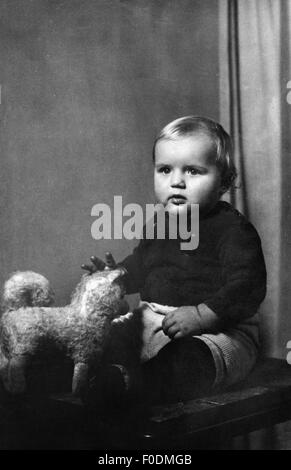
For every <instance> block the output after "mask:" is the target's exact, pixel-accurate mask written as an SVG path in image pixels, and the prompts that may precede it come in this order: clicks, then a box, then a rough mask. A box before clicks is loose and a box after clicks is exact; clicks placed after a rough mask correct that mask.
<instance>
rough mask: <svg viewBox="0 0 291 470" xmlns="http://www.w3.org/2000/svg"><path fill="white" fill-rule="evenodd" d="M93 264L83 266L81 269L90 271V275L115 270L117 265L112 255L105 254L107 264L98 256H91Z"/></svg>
mask: <svg viewBox="0 0 291 470" xmlns="http://www.w3.org/2000/svg"><path fill="white" fill-rule="evenodd" d="M90 260H91V264H90V265H89V264H82V266H81V268H82V269H85V270H86V271H89V273H90V274H93V273H96V271H103V270H104V269H115V268H116V266H117V264H116V262H115V260H114V258H113V256H112V254H111V253H109V252H107V253H105V262H104V261H103V260H102V259H100V258H97V256H91V258H90Z"/></svg>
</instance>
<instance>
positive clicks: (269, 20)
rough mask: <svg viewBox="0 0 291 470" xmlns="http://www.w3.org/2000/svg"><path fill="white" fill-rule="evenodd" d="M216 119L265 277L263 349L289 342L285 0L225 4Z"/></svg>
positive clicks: (279, 349)
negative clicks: (227, 138) (226, 137)
mask: <svg viewBox="0 0 291 470" xmlns="http://www.w3.org/2000/svg"><path fill="white" fill-rule="evenodd" d="M219 7H220V33H219V36H220V45H219V54H220V120H221V122H222V124H223V125H224V126H225V128H226V130H228V131H229V132H230V134H231V135H232V137H233V141H234V155H235V162H236V165H237V168H238V171H239V173H240V178H239V185H238V186H239V188H238V189H236V190H235V191H234V192H233V193H231V194H230V195H229V196H228V198H229V199H230V200H231V202H232V203H233V204H234V205H235V206H236V207H237V208H238V209H239V210H241V211H242V212H243V213H244V214H245V215H246V216H247V217H248V218H249V219H250V220H251V222H252V223H253V224H254V225H255V227H256V228H257V230H258V232H259V234H260V236H261V239H262V245H263V250H264V254H265V258H266V264H267V272H268V286H267V287H268V292H267V296H266V299H265V301H264V303H263V304H262V306H261V308H260V312H261V325H262V328H261V331H262V339H263V342H262V343H263V352H265V353H267V354H269V355H273V356H277V357H286V354H287V350H286V343H287V341H288V340H291V289H290V287H291V256H289V255H291V237H290V230H291V224H290V222H291V213H290V202H291V192H290V187H291V185H290V184H289V181H290V178H291V162H290V130H291V129H290V112H291V106H290V105H289V104H288V102H287V99H286V95H287V90H286V86H287V82H288V80H290V79H291V70H290V29H291V23H290V1H289V0H260V1H259V2H254V1H253V0H243V1H242V0H222V1H221V2H219Z"/></svg>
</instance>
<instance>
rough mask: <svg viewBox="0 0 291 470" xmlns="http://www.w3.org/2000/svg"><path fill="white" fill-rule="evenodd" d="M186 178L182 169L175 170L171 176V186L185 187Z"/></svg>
mask: <svg viewBox="0 0 291 470" xmlns="http://www.w3.org/2000/svg"><path fill="white" fill-rule="evenodd" d="M185 186H186V185H185V179H184V175H183V173H182V172H181V171H179V170H177V171H173V173H172V178H171V187H172V188H185Z"/></svg>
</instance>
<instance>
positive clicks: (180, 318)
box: [162, 306, 201, 339]
mask: <svg viewBox="0 0 291 470" xmlns="http://www.w3.org/2000/svg"><path fill="white" fill-rule="evenodd" d="M162 327H163V331H164V333H165V335H167V336H169V338H171V339H178V338H184V337H185V336H189V335H200V334H201V323H200V315H199V312H198V310H197V308H196V307H192V306H191V307H188V306H185V307H179V308H177V309H175V310H173V311H172V312H169V313H167V314H166V316H165V318H164V320H163V323H162Z"/></svg>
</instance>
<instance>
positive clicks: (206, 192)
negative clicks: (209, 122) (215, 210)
mask: <svg viewBox="0 0 291 470" xmlns="http://www.w3.org/2000/svg"><path fill="white" fill-rule="evenodd" d="M154 185H155V195H156V198H157V201H158V202H159V203H162V204H163V205H164V207H165V209H166V210H167V211H168V212H170V213H176V212H184V211H188V210H189V208H190V204H199V208H200V211H203V212H207V211H208V210H210V209H211V208H212V207H213V206H214V205H215V204H216V202H217V201H218V200H219V198H220V195H221V191H220V190H221V177H220V172H219V169H218V168H217V166H216V164H215V149H214V144H213V142H212V140H211V139H210V137H209V136H207V135H205V134H202V133H199V134H198V133H196V134H193V135H189V136H184V137H179V138H177V139H175V140H166V139H164V140H160V141H159V142H158V143H157V145H156V149H155V173H154Z"/></svg>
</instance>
